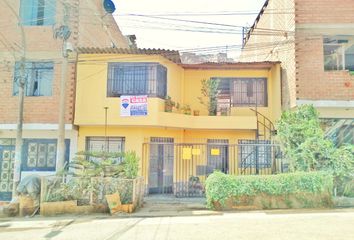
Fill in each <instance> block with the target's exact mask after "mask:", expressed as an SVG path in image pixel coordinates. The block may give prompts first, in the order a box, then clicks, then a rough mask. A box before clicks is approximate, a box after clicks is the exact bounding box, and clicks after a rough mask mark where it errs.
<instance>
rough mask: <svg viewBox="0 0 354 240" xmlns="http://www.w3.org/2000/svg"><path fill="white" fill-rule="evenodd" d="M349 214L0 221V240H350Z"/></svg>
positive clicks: (353, 212) (352, 213)
mask: <svg viewBox="0 0 354 240" xmlns="http://www.w3.org/2000/svg"><path fill="white" fill-rule="evenodd" d="M353 226H354V209H339V210H306V211H298V210H286V211H280V210H277V211H252V212H224V213H222V214H220V215H209V216H207V215H200V216H195V215H194V216H173V217H157V216H155V217H132V216H130V217H129V218H125V217H123V218H122V217H119V216H108V215H94V216H92V215H89V216H74V217H73V216H60V217H53V218H48V217H47V218H43V217H35V218H22V219H11V220H10V221H4V219H1V220H0V239H1V240H23V239H26V240H32V239H33V240H42V239H43V240H70V239H73V240H77V239H85V240H98V239H102V240H115V239H127V240H132V239H137V240H139V239H142V240H150V239H151V240H159V239H161V240H166V239H171V240H175V239H176V240H178V239H183V240H189V239H238V240H252V239H255V240H259V239H262V240H274V239H279V240H284V239H291V240H292V239H294V240H299V239H301V240H314V239H321V240H333V239H335V240H349V239H354V228H353Z"/></svg>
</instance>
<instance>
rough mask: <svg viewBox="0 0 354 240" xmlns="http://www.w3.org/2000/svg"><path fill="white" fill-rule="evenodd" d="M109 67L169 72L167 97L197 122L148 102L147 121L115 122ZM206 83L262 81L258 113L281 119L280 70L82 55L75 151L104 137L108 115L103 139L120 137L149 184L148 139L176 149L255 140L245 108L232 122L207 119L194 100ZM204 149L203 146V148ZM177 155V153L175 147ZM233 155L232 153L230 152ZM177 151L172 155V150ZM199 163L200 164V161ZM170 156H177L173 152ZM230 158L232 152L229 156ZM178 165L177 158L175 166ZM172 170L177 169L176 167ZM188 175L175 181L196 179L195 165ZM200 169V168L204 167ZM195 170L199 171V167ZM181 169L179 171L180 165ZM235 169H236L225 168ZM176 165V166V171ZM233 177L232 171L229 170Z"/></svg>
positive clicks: (121, 119) (116, 112)
mask: <svg viewBox="0 0 354 240" xmlns="http://www.w3.org/2000/svg"><path fill="white" fill-rule="evenodd" d="M108 62H158V63H160V64H162V65H163V66H165V67H166V68H167V69H168V70H167V73H168V76H167V77H168V78H167V80H168V84H167V85H168V90H167V94H168V95H169V96H171V97H172V99H173V100H174V101H176V102H179V103H180V104H181V105H183V104H189V105H190V106H191V108H192V110H199V111H200V114H201V115H202V116H191V115H184V114H181V113H166V112H164V100H162V99H158V98H149V99H148V116H144V117H120V98H107V97H106V95H107V63H108ZM211 77H264V78H267V79H268V82H267V86H268V107H265V108H258V110H259V111H260V112H261V113H263V114H265V115H266V116H267V117H269V118H270V119H272V120H273V121H274V120H276V119H277V118H278V117H279V116H280V111H281V110H280V109H281V106H280V96H281V94H280V67H279V65H275V66H273V67H272V68H271V69H270V70H221V69H219V70H215V69H213V70H207V69H204V70H196V69H183V68H182V67H181V66H179V65H177V64H175V63H173V62H171V61H169V60H167V59H165V58H163V57H161V56H157V55H156V56H154V55H119V54H114V55H113V54H99V55H94V54H85V55H80V56H79V62H78V66H77V85H76V107H75V120H74V123H75V124H76V125H78V126H79V136H78V150H79V151H80V150H85V141H86V137H92V136H100V137H102V136H104V134H105V128H104V124H105V110H104V107H108V112H107V113H108V115H107V126H108V127H107V136H113V137H125V151H129V150H133V151H136V152H137V154H138V156H139V157H140V158H143V157H144V156H145V157H144V158H145V159H144V161H141V165H140V170H141V174H143V175H144V176H145V180H146V181H148V172H147V171H148V167H147V166H148V164H149V159H148V157H147V156H149V152H148V151H149V150H148V148H144V147H143V143H144V142H146V141H149V139H150V137H169V138H174V139H175V143H177V142H181V143H183V142H184V143H186V142H188V143H197V142H199V141H202V142H203V143H206V141H207V139H228V140H229V143H230V144H236V143H237V142H238V140H239V139H255V129H256V117H255V114H254V112H252V111H250V110H249V108H247V107H246V108H241V107H237V108H233V109H232V111H231V114H232V116H206V115H207V110H206V107H205V106H203V105H201V104H200V103H199V100H198V99H197V97H198V96H201V93H200V89H201V81H202V80H203V79H209V78H211ZM204 147H205V146H204ZM175 149H176V147H175ZM235 149H236V148H235ZM175 151H177V150H175ZM205 151H206V150H204V153H203V154H204V158H203V159H204V160H202V158H200V159H201V160H200V161H205V154H206V152H205ZM175 154H178V153H177V152H175ZM230 154H234V155H235V156H236V155H237V150H236V151H233V153H230ZM176 159H178V158H177V157H176V158H175V160H176ZM174 164H177V161H175V163H174ZM186 164H187V165H186V166H188V168H190V169H189V170H190V172H189V173H186V172H184V173H183V174H182V175H178V174H177V173H175V174H174V181H179V180H181V179H182V180H186V179H187V178H188V177H189V175H188V174H195V173H196V166H197V164H198V162H194V163H192V162H191V163H188V162H186ZM204 164H205V163H204ZM200 165H203V163H202V162H200ZM183 166H184V165H183ZM230 168H233V169H236V168H237V163H236V162H233V163H232V164H231V163H230ZM176 169H177V165H175V171H177V170H176ZM232 171H233V173H236V172H235V171H236V170H232Z"/></svg>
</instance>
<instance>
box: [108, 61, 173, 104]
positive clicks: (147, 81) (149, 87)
mask: <svg viewBox="0 0 354 240" xmlns="http://www.w3.org/2000/svg"><path fill="white" fill-rule="evenodd" d="M122 95H148V96H149V97H159V98H166V95H167V68H166V67H164V66H162V65H161V64H158V63H136V62H132V63H109V64H108V79H107V96H108V97H120V96H122Z"/></svg>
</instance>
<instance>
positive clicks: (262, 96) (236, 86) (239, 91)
mask: <svg viewBox="0 0 354 240" xmlns="http://www.w3.org/2000/svg"><path fill="white" fill-rule="evenodd" d="M214 79H219V86H218V90H219V95H218V101H219V100H220V102H221V103H225V102H226V101H225V99H230V104H231V106H258V107H266V106H267V105H268V103H267V79H266V78H214Z"/></svg>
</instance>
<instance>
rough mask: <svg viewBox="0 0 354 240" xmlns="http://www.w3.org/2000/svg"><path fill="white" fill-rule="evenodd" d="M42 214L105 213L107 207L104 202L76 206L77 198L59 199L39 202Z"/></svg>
mask: <svg viewBox="0 0 354 240" xmlns="http://www.w3.org/2000/svg"><path fill="white" fill-rule="evenodd" d="M40 212H41V215H42V216H55V215H58V214H73V213H82V214H90V213H107V212H108V207H107V206H106V205H104V204H99V205H85V206H77V200H73V201H61V202H44V203H41V211H40Z"/></svg>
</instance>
